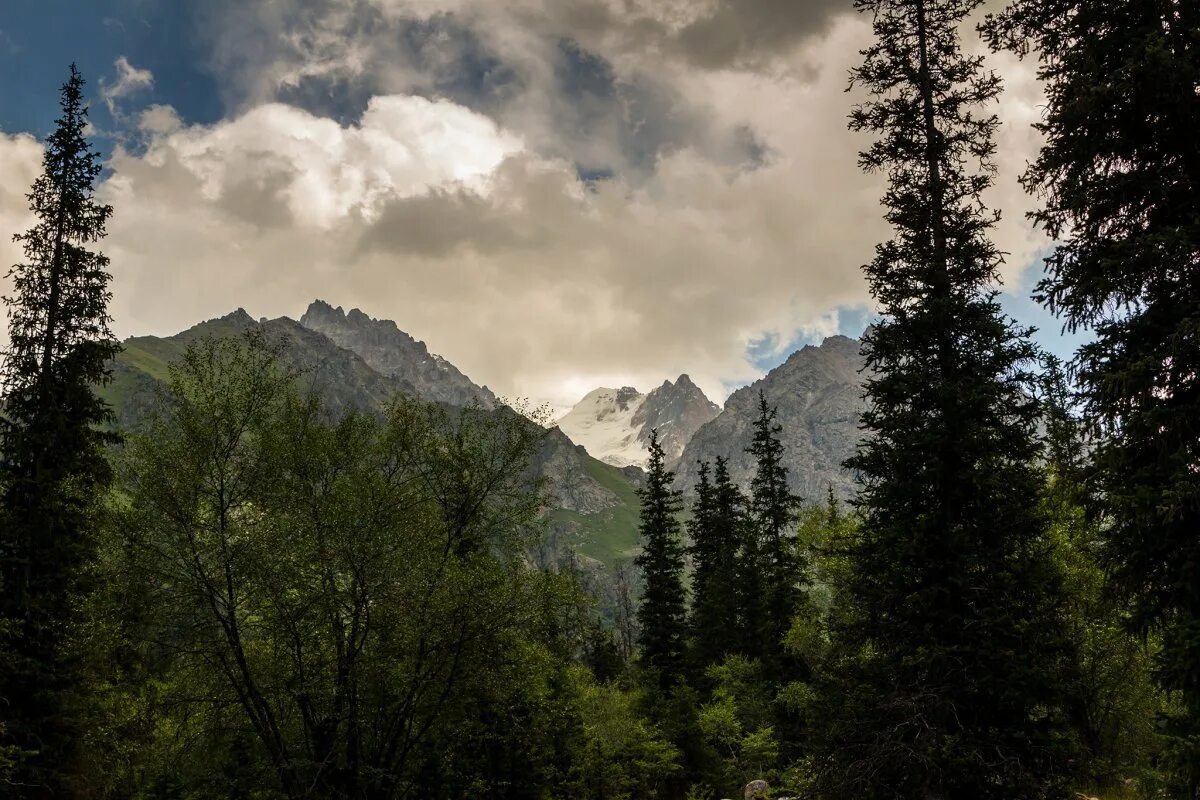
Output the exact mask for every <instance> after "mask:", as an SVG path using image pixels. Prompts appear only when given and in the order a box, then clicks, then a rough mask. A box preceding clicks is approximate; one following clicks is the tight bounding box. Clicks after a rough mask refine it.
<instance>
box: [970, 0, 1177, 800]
mask: <svg viewBox="0 0 1200 800" xmlns="http://www.w3.org/2000/svg"><path fill="white" fill-rule="evenodd" d="M985 33H986V35H987V37H988V38H989V40H990V42H991V43H992V45H993V46H994V47H997V48H1000V47H1006V48H1009V49H1012V50H1014V51H1016V52H1017V53H1019V54H1021V55H1025V54H1027V53H1028V52H1029V51H1030V50H1031V49H1033V50H1036V53H1037V56H1038V58H1039V60H1040V70H1039V74H1040V77H1041V79H1042V81H1043V82H1044V84H1045V87H1046V96H1047V105H1046V109H1045V115H1044V118H1043V121H1042V122H1041V123H1040V124H1039V125H1038V128H1039V130H1040V132H1041V133H1042V134H1043V136H1044V137H1045V144H1044V146H1043V149H1042V151H1041V153H1040V155H1039V157H1038V158H1037V159H1036V161H1035V162H1034V163H1033V164H1032V165H1031V166H1030V168H1029V171H1028V172H1027V173H1026V175H1025V177H1024V183H1025V186H1026V188H1027V189H1028V190H1029V191H1030V192H1032V193H1034V194H1036V195H1037V196H1039V197H1040V198H1042V200H1043V207H1042V208H1041V209H1040V210H1039V211H1038V212H1037V213H1036V214H1034V219H1035V221H1036V222H1038V223H1039V224H1040V225H1041V226H1042V227H1043V228H1044V229H1045V230H1046V231H1047V232H1048V233H1049V234H1050V236H1051V237H1052V238H1053V239H1054V240H1055V241H1056V242H1057V243H1058V244H1057V246H1056V248H1055V250H1054V251H1053V253H1052V254H1051V255H1050V257H1049V258H1048V259H1047V261H1046V266H1047V275H1046V277H1045V279H1044V280H1043V281H1042V282H1041V284H1040V286H1039V289H1038V294H1039V299H1041V300H1042V301H1043V302H1044V303H1045V304H1046V306H1047V307H1048V308H1049V309H1050V310H1051V311H1053V312H1055V313H1057V314H1058V315H1059V316H1060V317H1061V318H1062V319H1063V321H1064V322H1065V323H1066V325H1067V327H1068V328H1069V329H1071V330H1080V329H1085V330H1089V331H1090V332H1091V334H1092V339H1091V341H1090V342H1089V343H1088V344H1086V345H1085V346H1083V347H1082V348H1081V349H1080V350H1079V352H1078V354H1077V358H1076V364H1075V375H1076V382H1077V385H1078V390H1079V393H1080V396H1081V397H1080V399H1081V402H1082V410H1083V414H1084V416H1085V417H1086V418H1087V419H1088V420H1089V422H1091V423H1092V425H1093V427H1094V428H1095V430H1094V431H1093V440H1094V441H1095V444H1096V447H1095V450H1094V451H1093V452H1092V454H1091V458H1090V462H1091V465H1090V468H1089V473H1090V474H1092V475H1093V476H1094V477H1093V479H1092V480H1091V481H1090V487H1089V488H1090V494H1091V495H1092V496H1093V498H1094V501H1093V503H1092V509H1091V511H1092V513H1093V515H1094V516H1095V517H1096V518H1098V519H1104V520H1105V521H1106V522H1107V523H1108V538H1109V547H1108V554H1107V562H1108V567H1109V569H1110V571H1111V572H1112V573H1113V575H1114V577H1115V584H1116V587H1117V588H1118V589H1120V590H1124V593H1125V594H1126V596H1129V597H1131V598H1132V599H1133V600H1134V601H1135V603H1136V610H1137V614H1136V616H1135V622H1136V624H1137V626H1138V627H1139V628H1140V629H1141V630H1143V631H1146V630H1158V631H1160V632H1161V634H1162V642H1163V659H1162V663H1161V669H1160V671H1159V679H1160V681H1161V684H1162V686H1163V687H1164V688H1166V689H1168V690H1170V691H1172V692H1176V693H1179V695H1180V697H1181V700H1182V710H1181V714H1180V715H1179V716H1178V717H1177V718H1176V719H1175V721H1174V725H1173V728H1172V729H1173V732H1174V733H1175V734H1176V736H1177V742H1178V754H1179V757H1180V765H1181V767H1180V770H1179V778H1180V784H1181V785H1180V787H1179V788H1178V793H1179V796H1186V797H1188V798H1193V800H1194V798H1197V797H1200V667H1198V666H1197V665H1198V664H1200V383H1198V381H1197V375H1198V374H1200V334H1198V332H1200V139H1198V138H1197V136H1196V131H1197V130H1200V3H1197V2H1196V0H1037V1H1036V2H1033V1H1032V0H1017V1H1016V2H1013V3H1011V5H1010V6H1009V8H1008V9H1007V10H1005V11H1004V12H1002V13H1001V14H999V15H997V16H995V17H992V18H990V19H989V20H988V22H987V24H986V26H985Z"/></svg>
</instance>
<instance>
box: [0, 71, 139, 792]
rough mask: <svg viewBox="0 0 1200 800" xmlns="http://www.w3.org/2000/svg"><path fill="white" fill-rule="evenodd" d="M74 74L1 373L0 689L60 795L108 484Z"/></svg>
mask: <svg viewBox="0 0 1200 800" xmlns="http://www.w3.org/2000/svg"><path fill="white" fill-rule="evenodd" d="M83 85H84V81H83V78H82V77H81V76H80V74H79V71H78V70H76V69H75V67H74V66H73V65H72V67H71V75H70V78H69V79H68V80H67V82H66V83H65V84H64V85H63V87H62V93H61V99H60V105H61V109H62V116H61V117H60V118H59V119H58V121H57V124H56V127H55V130H54V132H53V133H52V134H51V135H50V136H49V138H48V139H47V141H46V151H45V155H44V157H43V161H42V174H41V175H40V176H39V177H38V178H37V180H36V181H35V182H34V184H33V188H32V190H31V191H30V193H29V195H28V198H29V205H30V210H31V211H32V212H33V214H34V216H35V218H36V222H35V224H34V226H33V227H32V228H30V229H29V230H28V231H26V232H25V233H23V234H18V235H17V236H16V237H15V240H16V241H17V242H19V243H20V244H21V246H22V248H23V249H24V255H25V260H24V261H23V262H22V263H20V264H17V265H16V266H14V267H13V268H12V271H11V273H10V275H11V277H12V281H13V294H12V296H11V297H6V298H5V304H6V305H7V306H8V309H9V348H8V351H7V353H6V354H5V360H4V364H3V368H2V369H0V386H2V388H0V391H2V392H3V395H2V397H0V586H3V593H2V594H0V598H2V599H0V623H2V624H0V628H3V629H4V631H5V634H6V635H5V642H4V644H5V646H4V652H3V657H2V658H0V662H2V663H0V698H3V712H0V713H2V714H3V717H4V718H5V721H6V728H7V730H6V739H7V740H8V741H9V743H10V744H9V746H10V747H13V748H17V749H18V750H20V751H21V752H22V753H25V754H27V755H28V758H26V759H22V762H21V764H20V765H19V768H18V772H17V774H16V776H15V777H14V778H13V783H14V784H15V785H18V786H21V787H23V788H22V789H20V791H21V792H22V793H25V794H28V795H29V796H41V795H43V794H46V793H49V792H58V793H61V792H65V791H67V789H66V787H65V784H64V781H65V780H66V779H67V777H68V776H69V773H70V770H71V765H72V762H73V761H74V759H75V758H76V747H75V745H76V743H77V742H78V740H79V738H80V735H81V732H80V731H79V730H78V725H77V723H78V713H77V712H76V711H75V710H73V709H72V707H71V705H72V703H71V700H70V695H71V691H72V688H73V687H74V686H75V685H76V684H77V678H78V664H77V663H76V659H74V658H73V657H72V656H71V654H70V653H69V652H68V651H69V648H68V640H69V637H70V635H71V631H72V624H73V622H74V620H75V618H76V617H75V607H76V604H77V602H78V600H79V597H80V593H81V590H82V589H83V584H82V579H83V577H84V575H85V569H86V566H87V564H88V561H89V559H90V557H91V553H92V551H93V548H94V541H95V531H94V530H93V518H94V513H93V511H94V506H95V501H96V499H97V498H98V497H99V495H100V493H101V492H102V491H103V490H104V488H105V486H106V485H107V484H108V482H109V480H110V473H109V468H108V464H107V461H106V460H105V457H104V447H105V445H106V444H107V443H109V442H110V441H112V439H113V437H112V435H111V434H109V433H105V432H104V431H102V430H101V427H100V426H101V425H103V423H105V422H107V421H108V420H109V416H110V415H109V410H108V408H107V406H106V405H105V404H104V403H103V402H102V401H101V400H100V399H98V398H97V396H96V394H95V387H96V385H97V384H100V383H103V382H104V381H105V380H107V378H108V366H107V364H108V361H109V360H110V359H111V358H112V357H113V356H114V355H116V353H117V352H118V350H119V345H118V344H117V342H116V340H115V339H114V338H113V336H112V333H111V332H110V331H109V327H108V325H109V317H108V300H109V291H108V282H109V275H108V272H107V269H108V259H107V258H106V257H105V256H104V255H103V254H101V253H99V252H96V251H94V250H92V249H90V248H91V246H92V245H94V244H95V243H96V242H97V241H99V240H100V239H101V238H103V236H104V232H105V224H106V223H107V221H108V218H109V216H110V215H111V214H112V208H110V207H109V206H106V205H102V204H100V203H98V202H96V200H95V199H94V196H93V185H94V183H95V180H96V178H97V176H98V175H99V174H100V170H101V165H100V157H99V155H98V154H97V153H96V152H95V151H94V150H92V149H91V146H90V145H89V143H88V141H87V137H86V135H85V134H86V128H87V106H86V104H85V102H84V97H83Z"/></svg>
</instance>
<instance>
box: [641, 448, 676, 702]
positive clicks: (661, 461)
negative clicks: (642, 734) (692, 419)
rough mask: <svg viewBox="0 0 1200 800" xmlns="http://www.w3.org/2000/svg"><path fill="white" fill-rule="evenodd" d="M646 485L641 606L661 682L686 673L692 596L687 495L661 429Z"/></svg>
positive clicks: (645, 641) (647, 659) (647, 648)
mask: <svg viewBox="0 0 1200 800" xmlns="http://www.w3.org/2000/svg"><path fill="white" fill-rule="evenodd" d="M649 449H650V463H649V465H648V469H647V473H646V484H645V486H644V487H643V488H641V489H639V490H638V496H639V497H640V498H641V501H642V507H641V523H640V525H639V527H638V530H639V533H640V535H641V540H642V552H641V553H640V554H639V555H638V557H637V559H636V560H635V563H636V564H637V566H638V567H640V568H641V570H642V576H643V582H644V585H645V589H644V591H643V593H642V601H641V605H639V606H638V624H639V627H640V632H639V642H640V644H641V648H642V653H641V658H642V662H643V663H644V664H646V665H647V666H649V667H651V668H653V669H654V670H656V671H657V673H658V676H659V680H660V682H661V685H662V686H663V687H664V688H666V687H668V686H670V685H671V684H672V683H673V682H674V680H675V678H677V677H679V676H680V675H681V674H682V669H683V659H684V648H685V646H686V635H687V619H686V597H685V594H684V591H685V590H684V586H683V562H684V553H685V551H684V545H683V542H682V536H681V533H682V531H681V526H680V523H679V516H678V515H679V511H680V508H681V505H682V499H681V495H680V493H679V491H678V490H676V489H675V488H674V486H673V484H674V482H675V473H674V472H670V471H668V470H667V468H666V465H665V458H664V454H663V449H662V445H661V444H659V442H658V434H657V432H654V431H652V432H651V434H650V448H649Z"/></svg>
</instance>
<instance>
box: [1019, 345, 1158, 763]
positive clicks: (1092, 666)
mask: <svg viewBox="0 0 1200 800" xmlns="http://www.w3.org/2000/svg"><path fill="white" fill-rule="evenodd" d="M1042 383H1043V387H1042V388H1043V399H1042V405H1043V411H1044V418H1045V419H1044V427H1043V429H1044V431H1045V439H1046V456H1047V457H1046V461H1047V469H1046V485H1045V488H1044V490H1043V497H1042V501H1041V502H1042V506H1043V508H1044V509H1045V513H1046V516H1047V518H1048V519H1049V521H1050V528H1049V535H1050V538H1051V541H1052V542H1053V544H1054V546H1055V556H1056V558H1057V559H1058V561H1059V563H1060V564H1061V565H1062V570H1063V574H1064V576H1065V583H1064V589H1065V592H1064V593H1065V597H1066V602H1065V604H1064V607H1063V612H1064V618H1065V619H1066V621H1067V625H1068V631H1069V636H1070V639H1071V641H1072V642H1073V643H1074V644H1075V649H1076V658H1075V659H1074V661H1073V662H1072V663H1071V664H1069V665H1068V668H1067V671H1066V673H1065V677H1066V678H1067V683H1066V689H1067V692H1066V706H1065V708H1066V711H1067V713H1068V719H1069V721H1070V723H1071V726H1072V727H1073V728H1074V730H1075V731H1076V732H1077V733H1078V736H1079V740H1080V744H1081V745H1082V746H1083V750H1082V753H1081V757H1080V759H1079V761H1078V768H1077V770H1076V771H1077V773H1078V774H1079V776H1080V778H1081V779H1082V780H1084V781H1086V783H1087V784H1089V785H1091V786H1096V787H1107V786H1116V785H1119V784H1120V783H1122V782H1123V781H1124V780H1125V779H1127V778H1129V777H1130V776H1134V775H1137V774H1138V773H1139V771H1141V770H1142V769H1143V768H1144V767H1145V766H1146V765H1148V764H1150V763H1151V762H1152V761H1153V760H1154V759H1155V758H1156V757H1157V755H1158V750H1159V748H1158V746H1157V737H1156V731H1155V722H1156V719H1155V717H1156V714H1157V712H1159V711H1160V710H1161V708H1162V703H1161V698H1160V697H1159V696H1158V693H1157V692H1156V691H1155V690H1154V687H1153V685H1152V682H1151V679H1150V677H1151V661H1152V657H1153V652H1154V649H1155V647H1156V643H1155V641H1154V640H1153V637H1150V638H1146V639H1143V638H1142V637H1140V636H1137V635H1135V634H1134V633H1133V632H1132V631H1131V630H1130V627H1129V625H1128V608H1127V605H1126V604H1125V603H1124V602H1122V601H1121V599H1120V598H1119V597H1116V596H1114V595H1113V593H1112V592H1110V591H1108V585H1107V581H1106V580H1105V575H1104V570H1103V567H1102V562H1101V546H1102V543H1103V541H1104V536H1103V529H1102V526H1100V525H1099V524H1097V521H1096V520H1094V519H1090V518H1089V517H1088V515H1087V514H1086V512H1085V509H1084V505H1083V503H1084V502H1085V500H1086V489H1085V487H1084V485H1083V484H1082V483H1081V481H1082V480H1083V478H1084V472H1083V462H1084V452H1085V441H1084V436H1085V430H1084V424H1083V422H1082V421H1081V420H1080V419H1079V418H1077V417H1076V416H1075V415H1074V413H1073V398H1072V393H1071V390H1070V387H1069V386H1068V383H1067V378H1066V375H1065V372H1064V371H1063V368H1062V364H1061V362H1059V360H1058V359H1056V358H1054V357H1053V356H1047V357H1045V364H1044V374H1043V378H1042Z"/></svg>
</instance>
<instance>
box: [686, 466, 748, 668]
mask: <svg viewBox="0 0 1200 800" xmlns="http://www.w3.org/2000/svg"><path fill="white" fill-rule="evenodd" d="M710 472H711V473H712V474H713V478H712V480H710V479H709V474H710ZM745 529H746V519H745V498H744V497H743V496H742V493H741V490H740V489H738V487H737V485H736V484H734V483H733V482H732V481H731V480H730V478H729V467H728V462H727V461H726V459H724V458H718V459H717V461H716V470H715V472H713V471H712V470H711V469H710V467H709V465H708V464H707V463H705V464H701V465H700V479H699V482H698V483H697V486H696V502H695V504H694V505H693V510H692V518H691V520H689V522H688V530H689V532H690V533H691V539H692V546H691V555H692V565H693V573H692V610H691V620H690V622H691V641H692V652H691V658H692V661H693V663H694V665H695V667H696V668H697V669H698V670H700V671H701V674H703V671H704V670H706V669H707V667H708V666H709V665H710V664H716V663H719V662H720V661H722V660H724V658H725V656H726V655H728V654H729V653H731V652H733V651H734V650H735V649H737V646H738V640H737V636H736V630H737V623H738V619H739V616H740V614H739V610H738V603H737V600H738V596H737V594H738V593H737V582H738V572H737V558H738V548H739V545H740V544H741V540H742V537H743V536H744V535H745Z"/></svg>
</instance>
